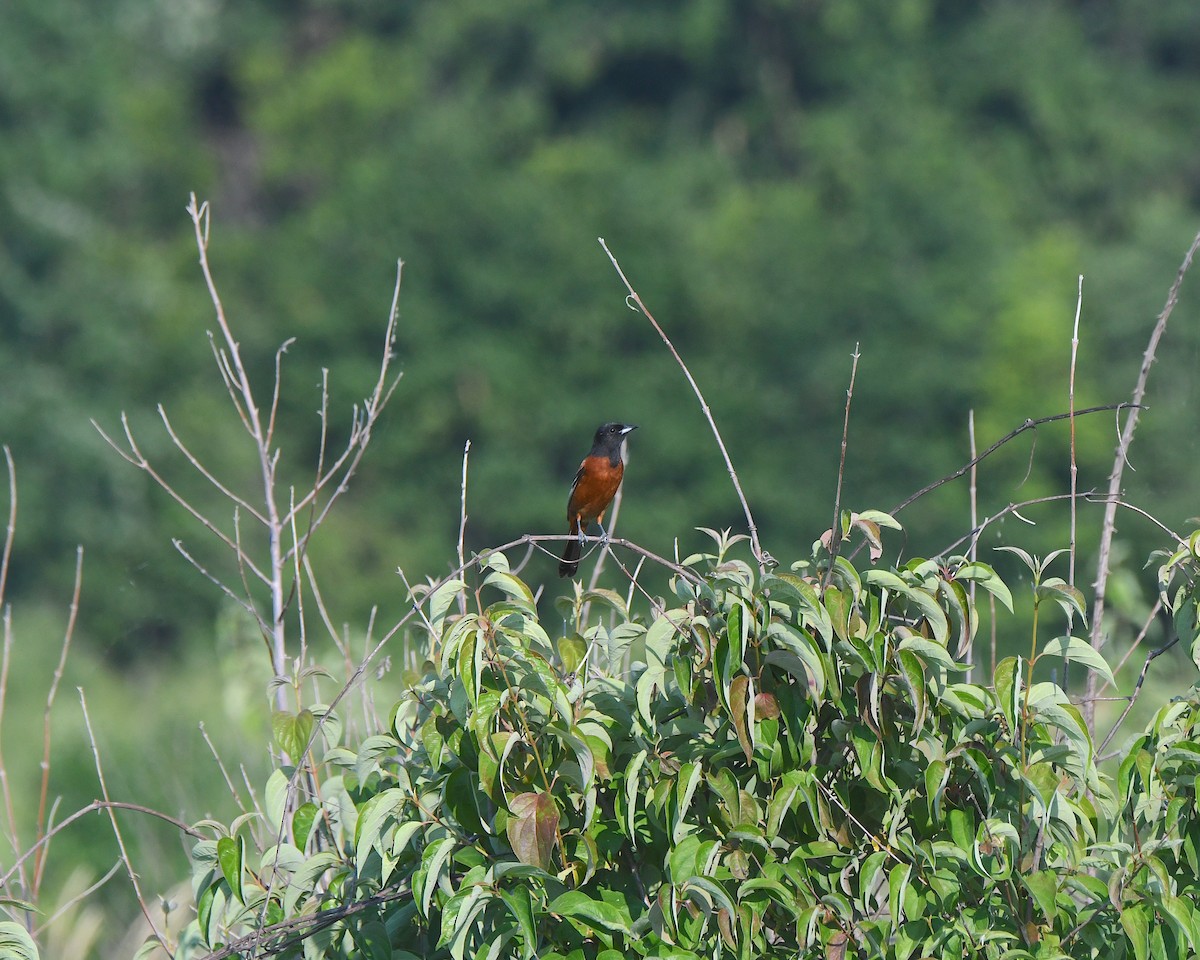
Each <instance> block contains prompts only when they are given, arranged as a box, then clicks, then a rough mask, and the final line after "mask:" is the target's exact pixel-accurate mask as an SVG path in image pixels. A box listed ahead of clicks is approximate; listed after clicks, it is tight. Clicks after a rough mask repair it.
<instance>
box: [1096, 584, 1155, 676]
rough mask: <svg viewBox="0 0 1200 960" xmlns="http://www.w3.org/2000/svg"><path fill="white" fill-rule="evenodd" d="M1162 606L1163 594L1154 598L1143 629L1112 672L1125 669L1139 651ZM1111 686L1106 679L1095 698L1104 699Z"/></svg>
mask: <svg viewBox="0 0 1200 960" xmlns="http://www.w3.org/2000/svg"><path fill="white" fill-rule="evenodd" d="M1162 608H1163V602H1162V597H1161V596H1159V597H1156V598H1155V600H1154V606H1152V607H1151V608H1150V612H1149V613H1148V614H1147V615H1146V619H1145V620H1144V621H1143V623H1142V629H1141V630H1139V631H1138V635H1137V636H1136V637H1134V638H1133V643H1131V644H1130V645H1129V649H1128V650H1126V651H1125V653H1124V654H1122V656H1121V659H1120V660H1118V661H1117V662H1116V664H1115V665H1114V666H1113V668H1112V672H1113V674H1114V676H1115V675H1116V674H1118V673H1120V672H1121V671H1122V670H1123V669H1124V667H1125V664H1126V663H1127V662H1128V661H1129V658H1130V657H1132V656H1133V655H1134V654H1135V653H1136V652H1137V649H1138V647H1140V646H1141V645H1142V641H1144V640H1145V639H1146V636H1147V635H1148V634H1149V633H1150V627H1151V626H1153V624H1154V621H1155V620H1157V619H1158V615H1159V613H1160V612H1161V610H1162ZM1110 686H1112V684H1110V683H1109V682H1108V681H1107V680H1105V681H1104V685H1103V686H1102V687H1100V689H1099V690H1097V691H1096V696H1095V697H1094V699H1095V700H1102V699H1103V694H1104V691H1105V690H1107V689H1108V688H1109V687H1110ZM1117 699H1118V700H1125V699H1126V698H1125V697H1118V698H1117Z"/></svg>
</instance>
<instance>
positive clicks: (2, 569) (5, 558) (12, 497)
mask: <svg viewBox="0 0 1200 960" xmlns="http://www.w3.org/2000/svg"><path fill="white" fill-rule="evenodd" d="M3 449H4V462H5V465H6V466H7V468H8V526H7V528H6V529H5V532H4V552H3V553H0V604H3V603H4V592H5V588H6V587H7V586H8V562H9V560H10V559H11V558H12V547H13V538H14V537H15V536H16V535H17V468H16V466H15V465H14V464H13V458H12V451H11V450H9V449H8V444H5V445H4V448H3Z"/></svg>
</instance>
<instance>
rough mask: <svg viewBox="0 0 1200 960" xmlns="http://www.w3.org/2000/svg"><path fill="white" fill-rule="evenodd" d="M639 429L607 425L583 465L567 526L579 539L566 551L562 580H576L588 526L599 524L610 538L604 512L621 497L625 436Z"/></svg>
mask: <svg viewBox="0 0 1200 960" xmlns="http://www.w3.org/2000/svg"><path fill="white" fill-rule="evenodd" d="M636 429H637V427H636V426H634V425H632V424H629V423H606V424H604V425H603V426H601V427H600V429H599V430H597V431H596V436H595V439H594V440H593V441H592V452H591V453H589V454H588V455H587V456H586V457H584V458H583V463H581V464H580V465H579V472H578V473H576V474H575V482H574V483H573V484H571V496H570V498H569V499H568V500H567V524H568V526H569V532H570V533H571V535H572V536H574V537H576V539H574V540H568V541H567V549H566V550H564V551H563V555H562V560H561V561H560V562H559V564H558V575H559V576H560V577H573V576H575V572H576V571H577V570H578V569H579V555H580V554H581V553H582V552H583V535H584V534H585V533H586V532H587V528H588V524H590V523H592V522H595V524H596V526H598V527H600V533H601V534H602V535H603V536H608V534H606V533H605V532H604V527H603V526H601V524H602V523H603V521H604V511H605V510H607V509H608V505H609V504H610V503H612V499H613V497H615V496H616V495H617V487H619V486H620V485H621V477H622V476H624V474H625V464H624V463H622V462H621V445H622V444H623V443H624V442H625V435H626V434H627V433H629V432H630V431H631V430H636Z"/></svg>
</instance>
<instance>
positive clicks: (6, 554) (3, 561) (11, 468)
mask: <svg viewBox="0 0 1200 960" xmlns="http://www.w3.org/2000/svg"><path fill="white" fill-rule="evenodd" d="M3 449H4V462H5V465H6V467H7V469H8V527H7V529H6V531H5V534H4V549H3V552H0V610H3V619H4V652H3V656H2V657H0V734H3V731H4V708H5V704H6V703H7V701H8V668H9V664H10V663H11V662H12V641H13V637H12V608H11V607H10V606H9V605H8V604H7V603H5V590H6V588H7V586H8V563H9V559H10V558H11V557H12V547H13V538H14V537H15V536H16V534H17V468H16V465H15V464H14V463H13V458H12V451H11V450H9V449H8V444H5V445H4V448H3ZM0 793H2V794H3V798H4V816H5V819H6V820H7V821H8V831H7V832H8V839H9V843H10V844H11V845H12V850H13V853H14V854H15V853H16V852H17V851H18V850H20V849H21V844H20V834H19V831H18V830H17V817H16V813H15V811H14V808H13V799H12V790H11V788H10V786H9V782H8V766H7V764H6V763H5V762H4V737H3V736H2V735H0ZM21 886H22V887H26V886H27V884H26V882H25V875H24V873H23V872H22V874H21Z"/></svg>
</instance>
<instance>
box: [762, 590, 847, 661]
mask: <svg viewBox="0 0 1200 960" xmlns="http://www.w3.org/2000/svg"><path fill="white" fill-rule="evenodd" d="M764 586H766V587H767V588H768V589H770V590H777V589H778V590H786V591H787V592H788V593H790V594H793V595H794V596H795V597H796V600H797V601H798V602H797V606H796V610H797V612H798V613H799V614H800V622H801V625H802V626H805V627H811V628H812V629H813V630H816V632H817V634H818V635H819V636H820V637H821V639H822V640H823V641H824V642H825V646H826V648H828V647H829V644H830V643H831V642H832V640H833V622H832V621H831V620H830V619H829V612H828V611H827V610H826V609H825V607H824V605H823V604H822V603H821V598H820V597H819V596H818V595H817V591H816V590H815V589H814V588H813V586H812V584H810V583H809V582H808V581H806V580H804V579H803V578H802V577H798V576H796V575H795V574H793V573H776V574H774V575H772V576H770V577H768V578H767V580H766V583H765V584H764Z"/></svg>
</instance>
